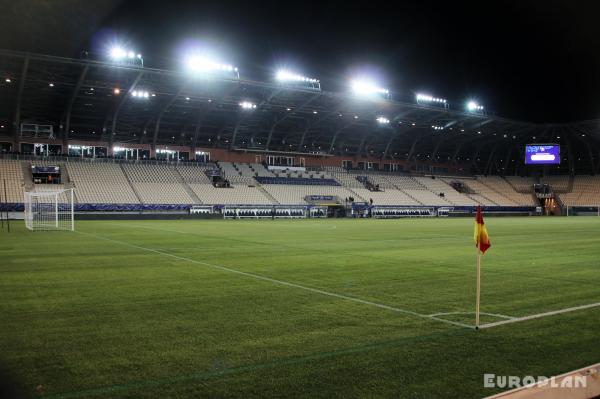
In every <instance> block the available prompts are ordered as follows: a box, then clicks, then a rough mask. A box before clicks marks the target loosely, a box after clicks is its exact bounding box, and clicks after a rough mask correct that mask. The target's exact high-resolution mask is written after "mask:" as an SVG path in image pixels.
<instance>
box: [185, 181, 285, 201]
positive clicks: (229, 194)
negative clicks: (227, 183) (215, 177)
mask: <svg viewBox="0 0 600 399" xmlns="http://www.w3.org/2000/svg"><path fill="white" fill-rule="evenodd" d="M190 187H191V189H192V190H193V191H194V193H195V194H196V195H197V196H198V198H200V200H201V201H202V202H203V203H204V204H211V205H241V204H248V205H272V204H273V201H271V200H270V199H269V198H268V197H267V196H266V195H264V193H262V192H261V190H260V189H259V188H258V187H252V186H243V185H239V186H235V185H234V186H231V187H229V188H215V187H213V185H212V184H196V183H190Z"/></svg>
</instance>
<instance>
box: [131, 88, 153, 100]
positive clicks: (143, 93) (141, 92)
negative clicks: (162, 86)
mask: <svg viewBox="0 0 600 399" xmlns="http://www.w3.org/2000/svg"><path fill="white" fill-rule="evenodd" d="M131 96H132V97H136V98H143V99H147V98H149V97H150V93H148V92H147V91H145V90H134V91H132V92H131Z"/></svg>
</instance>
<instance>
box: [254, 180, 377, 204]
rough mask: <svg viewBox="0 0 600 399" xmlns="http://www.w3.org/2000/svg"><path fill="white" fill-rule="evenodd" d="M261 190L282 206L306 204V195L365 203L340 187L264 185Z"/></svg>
mask: <svg viewBox="0 0 600 399" xmlns="http://www.w3.org/2000/svg"><path fill="white" fill-rule="evenodd" d="M263 188H264V189H265V190H266V191H267V192H268V193H269V194H270V195H271V196H273V198H275V199H276V200H277V202H279V203H280V204H282V205H296V204H306V201H305V200H304V197H306V196H308V195H334V196H338V197H339V198H340V200H342V201H343V200H344V199H345V198H348V197H354V198H355V200H356V201H365V200H366V199H364V198H356V194H354V193H352V192H350V191H348V190H347V189H345V188H344V187H341V186H309V185H304V186H297V185H291V184H266V185H264V186H263Z"/></svg>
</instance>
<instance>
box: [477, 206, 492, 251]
mask: <svg viewBox="0 0 600 399" xmlns="http://www.w3.org/2000/svg"><path fill="white" fill-rule="evenodd" d="M473 238H475V246H476V247H477V248H478V249H479V250H480V251H481V253H482V254H483V253H485V251H487V250H488V248H489V247H491V246H492V243H491V242H490V237H489V236H488V232H487V229H486V228H485V224H484V223H483V214H482V213H481V206H478V207H477V216H476V217H475V232H474V237H473Z"/></svg>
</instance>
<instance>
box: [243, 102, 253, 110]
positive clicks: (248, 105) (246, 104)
mask: <svg viewBox="0 0 600 399" xmlns="http://www.w3.org/2000/svg"><path fill="white" fill-rule="evenodd" d="M240 107H242V109H248V110H250V109H255V108H256V104H254V103H253V102H250V101H242V102H241V103H240Z"/></svg>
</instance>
